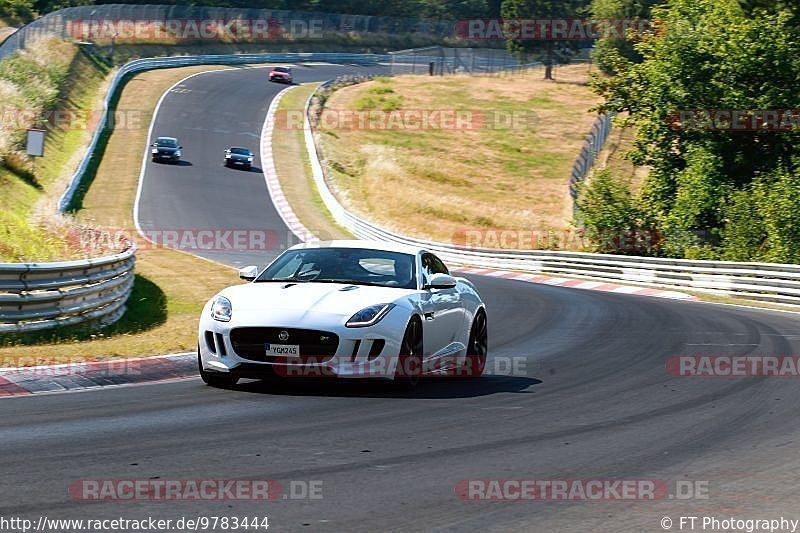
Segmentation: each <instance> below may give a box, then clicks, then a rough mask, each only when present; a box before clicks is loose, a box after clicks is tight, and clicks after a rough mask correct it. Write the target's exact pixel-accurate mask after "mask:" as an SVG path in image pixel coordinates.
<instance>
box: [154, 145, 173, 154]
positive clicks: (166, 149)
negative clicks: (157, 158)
mask: <svg viewBox="0 0 800 533" xmlns="http://www.w3.org/2000/svg"><path fill="white" fill-rule="evenodd" d="M156 149H157V150H158V151H159V152H167V153H170V154H171V153H173V152H177V151H178V149H177V148H171V147H169V146H156Z"/></svg>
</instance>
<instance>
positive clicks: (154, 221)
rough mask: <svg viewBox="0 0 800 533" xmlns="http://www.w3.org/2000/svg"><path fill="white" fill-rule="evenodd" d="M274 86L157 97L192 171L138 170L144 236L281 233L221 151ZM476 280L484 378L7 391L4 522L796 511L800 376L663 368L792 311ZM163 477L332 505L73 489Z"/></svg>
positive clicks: (352, 527)
mask: <svg viewBox="0 0 800 533" xmlns="http://www.w3.org/2000/svg"><path fill="white" fill-rule="evenodd" d="M342 69H350V71H355V70H358V68H357V67H342V68H335V67H315V68H309V69H303V68H298V69H297V73H298V76H297V77H298V79H299V80H300V81H305V80H310V79H323V78H325V77H331V73H333V72H338V71H340V70H342ZM264 75H265V72H264V71H263V70H253V69H237V70H232V71H226V72H222V73H215V74H207V75H202V76H196V77H194V78H192V79H190V80H188V81H186V82H185V83H183V84H182V85H181V86H179V87H178V89H179V91H176V92H173V93H171V94H169V95H168V96H167V98H166V99H165V100H164V103H163V105H162V107H161V111H160V113H159V115H158V117H157V128H156V133H157V134H161V135H169V134H171V135H177V136H178V137H179V138H180V139H181V142H182V144H183V145H184V147H185V150H184V155H185V158H186V160H187V161H189V162H190V163H191V166H188V165H187V166H168V165H154V164H152V163H150V162H148V163H147V173H146V176H145V183H144V189H143V197H142V202H141V205H140V207H141V212H140V219H141V221H142V224H143V225H145V224H151V225H152V226H150V227H161V228H193V227H211V228H242V227H245V228H251V227H252V228H261V229H263V228H267V229H274V230H275V231H276V232H281V233H286V232H287V230H286V229H285V228H283V226H282V223H281V221H280V219H279V217H278V216H277V214H276V213H275V212H274V210H273V209H272V206H271V204H270V202H269V198H268V196H267V192H266V187H265V185H264V180H263V177H262V176H261V174H260V173H258V172H255V171H254V172H252V173H249V174H248V173H246V172H242V171H235V170H225V169H223V168H222V166H221V165H220V162H221V154H222V149H223V148H224V147H225V145H226V144H236V143H241V144H247V143H245V141H246V140H250V141H251V142H250V143H249V145H250V146H251V147H252V148H253V149H254V150H255V149H256V148H257V145H258V139H257V138H256V137H252V135H253V134H257V132H259V131H260V128H261V122H262V121H263V117H264V112H265V110H266V107H267V106H268V104H269V99H270V97H271V96H272V95H274V94H276V93H277V92H278V90H279V89H280V87H272V86H269V85H267V84H265V83H263V77H264ZM166 130H169V131H166ZM240 132H241V133H240ZM256 166H260V165H259V163H258V162H256ZM234 184H235V185H234ZM209 257H212V256H209ZM213 258H214V259H217V260H221V261H225V262H227V263H229V264H235V265H238V264H240V262H242V261H247V260H251V259H253V258H254V257H253V256H252V255H251V256H246V257H242V256H241V255H237V254H230V255H227V256H225V255H224V254H222V255H219V254H218V255H215V256H213ZM256 259H257V260H256V261H255V262H257V263H264V262H266V261H267V260H268V259H269V257H258V258H256ZM187 274H189V275H190V273H187ZM472 279H473V281H474V282H475V283H476V284H477V285H478V287H479V289H480V291H481V293H482V295H483V296H484V298H485V300H486V301H487V306H488V310H489V320H490V345H491V352H490V353H491V359H490V361H489V364H488V368H489V375H487V376H486V377H484V378H483V379H480V380H471V379H452V380H430V381H427V382H424V383H422V384H421V385H420V386H419V387H418V388H417V389H416V390H414V391H413V392H410V393H401V392H393V391H390V390H387V389H386V388H385V387H383V386H381V385H379V384H356V385H338V384H325V383H322V382H309V383H303V384H290V385H269V384H262V383H259V382H243V383H242V384H240V385H239V386H238V387H237V388H236V389H235V390H218V389H212V388H209V387H206V386H204V385H203V384H202V382H201V381H200V380H199V379H193V380H184V381H180V382H171V383H160V384H152V385H145V386H138V387H128V388H117V389H104V390H98V391H91V392H82V393H72V394H60V395H44V396H33V397H24V398H12V399H8V400H3V401H0V442H1V443H2V472H3V474H4V475H3V483H2V487H3V488H2V494H0V496H1V497H0V507H2V513H1V514H2V515H4V516H23V517H29V518H32V519H34V520H35V519H36V518H38V517H39V516H41V515H46V516H47V517H48V518H56V517H62V518H116V517H125V518H138V519H141V518H146V517H147V516H153V517H157V518H164V519H166V518H173V519H177V518H180V517H197V516H203V515H204V516H240V517H243V516H249V517H252V516H265V515H266V516H268V517H269V523H270V530H278V531H301V530H305V531H381V530H417V531H418V530H431V529H438V530H452V531H483V530H519V531H543V532H547V531H581V532H584V531H663V529H662V526H661V521H662V519H663V517H671V519H672V520H674V521H675V522H674V523H675V525H674V527H673V530H675V531H678V525H677V521H678V517H679V516H681V515H683V516H689V515H695V516H704V515H714V516H719V517H730V516H738V517H742V518H776V517H779V516H780V515H781V514H784V515H785V516H787V517H788V518H797V516H793V515H792V513H793V512H796V508H797V507H796V497H795V493H796V489H795V487H796V481H797V472H798V468H797V464H798V462H797V460H796V457H797V456H798V451H800V444H798V443H799V442H800V440H798V437H800V431H798V417H797V415H796V413H795V410H796V406H797V405H798V403H799V401H800V388H798V385H797V381H796V378H764V379H758V378H741V379H734V378H686V377H675V376H673V375H670V373H668V372H667V370H666V362H667V360H668V358H669V357H670V356H675V355H737V354H754V355H784V356H787V355H800V343H798V339H800V333H798V318H797V315H794V314H789V313H780V312H775V311H765V310H753V309H745V308H740V307H732V306H714V305H710V304H701V303H687V302H677V301H670V300H663V299H656V298H646V297H636V296H625V295H619V294H607V293H602V292H594V291H582V290H576V289H568V288H559V287H551V286H545V285H534V284H527V283H522V282H515V281H506V280H500V279H493V278H482V277H474V278H472ZM509 364H511V365H514V366H513V371H511V372H510V371H509V368H508V367H509ZM155 478H158V479H163V480H188V479H239V478H247V479H269V480H273V479H274V480H280V481H281V482H282V486H283V491H284V492H283V494H287V493H288V492H289V491H288V487H289V484H290V482H291V481H295V482H298V481H300V482H303V481H307V482H315V483H316V482H320V481H321V482H322V491H321V495H322V497H321V499H292V498H287V499H284V498H282V497H281V498H279V499H277V500H276V501H270V502H247V501H231V500H225V501H214V502H167V501H139V502H120V501H100V502H87V501H81V500H78V499H74V498H72V497H71V496H70V495H69V493H68V487H69V485H70V483H72V482H75V481H76V480H81V479H116V480H120V479H155ZM469 479H539V480H591V479H599V480H609V479H611V480H658V481H663V482H664V483H665V484H666V486H667V487H668V488H669V491H670V493H672V495H676V487H677V484H678V482H683V483H684V487H685V486H686V483H692V484H693V485H692V486H693V487H707V498H705V499H687V500H682V499H678V498H670V497H666V496H665V498H664V499H661V500H658V501H642V502H633V501H593V502H583V501H575V502H563V501H562V502H553V501H521V502H495V501H462V500H461V499H460V498H459V497H458V495H457V493H456V490H455V488H456V485H457V484H458V482H459V481H461V480H469ZM695 482H699V484H694V483H695ZM684 530H686V529H684Z"/></svg>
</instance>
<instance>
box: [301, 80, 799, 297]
mask: <svg viewBox="0 0 800 533" xmlns="http://www.w3.org/2000/svg"><path fill="white" fill-rule="evenodd" d="M329 84H330V82H328V83H325V84H322V85H321V86H320V88H319V89H318V90H317V91H318V92H319V91H323V90H325V88H326V87H327V86H328V85H329ZM315 97H316V93H315V94H314V95H312V96H311V97H310V98H309V100H308V102H307V104H306V121H305V142H306V149H307V151H308V154H309V158H310V160H311V169H312V173H313V178H314V182H315V184H316V186H317V189H318V190H319V193H320V196H321V198H322V201H323V203H324V204H325V207H326V208H327V209H328V210H329V211H330V213H331V215H332V216H333V218H334V220H335V221H336V222H337V223H338V224H340V225H341V226H342V227H344V228H346V229H347V230H348V231H350V232H351V233H352V234H353V235H355V236H356V237H358V238H360V239H370V240H380V241H389V242H396V243H400V244H406V245H411V246H421V247H425V248H427V249H428V250H430V251H432V252H435V253H437V254H439V255H440V256H441V257H442V259H444V260H445V261H447V262H449V263H452V264H457V265H468V266H475V267H480V268H487V269H505V270H514V271H520V272H544V273H552V274H561V275H566V276H577V277H580V278H588V279H591V280H597V281H611V282H624V283H626V284H631V285H655V286H666V287H672V288H682V289H693V290H697V291H703V292H711V293H719V294H727V295H731V296H739V297H746V298H748V299H752V300H763V301H769V302H777V303H783V304H790V305H800V265H782V264H770V263H735V262H730V261H691V260H687V259H665V258H655V257H631V256H621V255H606V254H595V253H581V252H557V251H549V250H531V251H528V250H497V249H487V248H465V247H460V246H455V245H452V244H447V243H437V242H431V241H427V240H424V239H416V238H412V237H406V236H403V235H399V234H397V233H394V232H391V231H389V230H386V229H384V228H381V227H380V226H377V225H375V224H372V223H370V222H368V221H366V220H364V219H362V218H360V217H358V216H356V215H354V214H353V213H351V212H349V211H348V210H347V209H346V208H345V207H344V206H343V205H342V204H340V203H339V201H338V200H337V199H336V197H335V196H334V194H333V193H332V192H331V189H330V187H329V186H328V183H327V181H326V178H325V172H324V170H323V166H322V163H321V162H320V158H321V154H320V153H319V151H318V147H317V144H316V141H315V138H314V131H313V129H312V126H311V124H312V123H313V121H312V120H311V117H310V113H311V108H312V101H313V100H314V98H315ZM609 121H610V119H609V118H608V117H605V118H604V120H603V122H604V123H608V122H609ZM605 127H606V128H608V127H610V126H608V125H606V126H605ZM601 132H602V130H599V131H598V135H595V138H597V139H599V138H600V137H601V136H600V135H599V133H601ZM606 134H607V132H606Z"/></svg>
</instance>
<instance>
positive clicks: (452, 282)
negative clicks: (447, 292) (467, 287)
mask: <svg viewBox="0 0 800 533" xmlns="http://www.w3.org/2000/svg"><path fill="white" fill-rule="evenodd" d="M456 283H457V282H456V278H454V277H453V276H451V275H449V274H434V275H433V276H431V279H430V281H429V282H428V284H427V285H425V288H426V289H452V288H453V287H455V286H456Z"/></svg>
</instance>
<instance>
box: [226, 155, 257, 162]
mask: <svg viewBox="0 0 800 533" xmlns="http://www.w3.org/2000/svg"><path fill="white" fill-rule="evenodd" d="M250 157H253V156H251V155H242V154H230V157H229V159H241V160H245V161H246V160H247V159H248V158H250Z"/></svg>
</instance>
